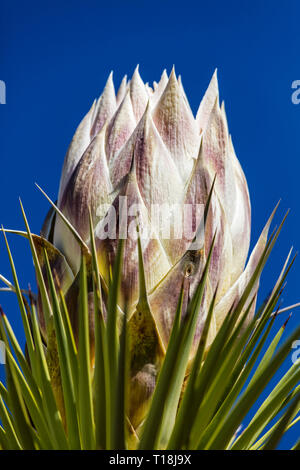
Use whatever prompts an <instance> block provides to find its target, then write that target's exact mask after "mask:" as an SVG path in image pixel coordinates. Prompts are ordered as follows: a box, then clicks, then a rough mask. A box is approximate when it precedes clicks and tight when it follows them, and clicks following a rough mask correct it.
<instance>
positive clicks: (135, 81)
mask: <svg viewBox="0 0 300 470" xmlns="http://www.w3.org/2000/svg"><path fill="white" fill-rule="evenodd" d="M129 90H130V98H131V102H132V108H133V112H134V115H135V118H136V121H137V122H138V121H139V120H140V119H141V117H142V115H143V114H144V112H145V109H146V106H147V103H148V100H149V96H148V93H147V91H146V87H145V85H144V82H143V80H142V79H141V77H140V74H139V67H138V66H137V67H136V69H135V71H134V74H133V76H132V79H131V81H130V85H129Z"/></svg>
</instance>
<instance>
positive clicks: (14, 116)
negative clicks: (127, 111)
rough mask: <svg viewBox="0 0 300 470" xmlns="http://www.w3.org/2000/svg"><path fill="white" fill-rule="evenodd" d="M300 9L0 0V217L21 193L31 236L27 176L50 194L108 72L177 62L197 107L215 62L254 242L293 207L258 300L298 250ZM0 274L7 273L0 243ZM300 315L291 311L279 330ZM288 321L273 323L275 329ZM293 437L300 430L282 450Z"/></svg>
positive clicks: (23, 266)
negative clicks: (0, 83)
mask: <svg viewBox="0 0 300 470" xmlns="http://www.w3.org/2000/svg"><path fill="white" fill-rule="evenodd" d="M299 15H300V3H299V1H297V0H286V1H285V2H282V1H279V0H273V1H270V0H247V1H245V0H244V1H242V0H239V1H238V0H236V1H234V0H227V1H226V2H224V1H222V0H216V1H214V2H207V1H205V2H204V1H190V0H185V1H181V2H176V1H175V0H173V1H169V0H166V1H163V0H161V1H156V0H152V1H151V2H146V1H143V0H139V1H137V0H127V1H118V0H116V1H114V2H113V3H112V4H108V2H104V1H95V0H85V1H83V0H82V1H77V0H72V1H71V0H70V1H66V0H60V1H57V0H52V1H48V0H45V1H43V2H40V1H33V0H28V1H26V2H24V1H14V0H10V1H8V0H4V1H2V2H1V9H0V40H1V41H0V43H1V52H0V79H1V80H4V81H5V82H6V86H7V97H6V98H7V104H6V105H0V158H1V167H0V168H1V170H0V175H1V180H0V181H1V183H0V198H1V199H0V200H1V204H0V222H1V223H2V224H3V225H4V226H5V227H9V228H22V227H23V222H22V218H21V214H20V210H19V205H18V197H19V196H21V198H22V200H23V203H24V205H25V208H26V210H27V212H28V216H29V220H30V224H31V228H32V230H33V231H35V232H39V230H40V226H41V223H42V219H43V217H44V214H45V212H46V210H47V208H48V205H47V202H46V201H45V200H44V198H43V196H42V195H41V194H40V193H39V192H38V191H37V190H36V189H35V187H34V182H35V181H37V182H38V183H39V184H40V185H41V186H42V187H43V188H44V189H45V190H46V191H47V192H48V194H49V195H50V196H51V197H52V198H53V199H54V200H55V198H56V194H57V190H58V184H59V178H60V171H61V166H62V163H63V159H64V154H65V151H66V149H67V146H68V144H69V142H70V140H71V138H72V135H73V132H74V130H75V128H76V126H77V124H78V123H79V121H80V119H81V117H82V116H83V115H84V114H85V112H86V111H87V110H88V108H89V106H90V105H91V103H92V101H93V99H94V98H95V97H96V96H98V95H99V94H100V93H101V91H102V89H103V86H104V84H105V81H106V78H107V76H108V74H109V72H110V71H111V70H113V71H114V79H115V83H116V85H117V86H118V84H119V82H120V80H121V77H122V76H123V75H124V74H126V73H127V74H129V76H130V75H131V74H132V73H133V70H134V68H135V66H136V64H138V63H139V64H140V73H141V75H142V78H143V79H144V81H145V82H147V81H149V82H151V81H153V80H157V79H158V78H159V77H160V74H161V72H162V70H163V69H164V68H165V67H166V68H167V70H168V72H170V70H171V67H172V65H173V64H175V67H176V72H177V73H178V74H182V78H183V85H184V87H185V90H186V93H187V96H188V98H189V100H190V103H191V106H192V109H193V110H194V111H196V110H197V108H198V105H199V102H200V99H201V96H202V94H203V93H204V91H205V89H206V86H207V84H208V82H209V80H210V78H211V75H212V73H213V71H214V69H215V67H218V74H219V85H220V94H221V99H224V100H225V104H226V110H227V115H228V121H229V128H230V132H231V134H232V136H233V142H234V145H235V148H236V152H237V155H238V158H239V159H240V161H241V164H242V166H243V168H244V171H245V174H246V177H247V180H248V184H249V189H250V195H251V202H252V210H253V226H252V227H253V228H252V246H253V244H254V243H255V241H256V239H257V237H258V235H259V233H260V230H261V229H262V227H263V225H264V223H265V221H266V219H267V217H268V215H269V214H270V211H271V210H272V209H273V207H274V205H275V204H276V203H277V201H278V200H279V199H280V198H281V199H282V203H281V206H280V210H279V214H278V216H277V220H276V222H277V223H278V222H279V220H280V217H281V216H282V215H283V213H284V212H285V210H286V209H287V208H291V213H290V215H289V217H288V220H287V222H286V225H285V227H284V230H283V232H282V235H281V236H280V240H279V242H278V244H277V246H276V248H275V249H274V252H273V256H272V258H271V260H270V262H269V263H268V265H267V267H266V270H265V273H264V275H263V278H262V284H261V293H260V299H261V300H262V299H263V298H264V297H265V296H266V295H267V294H268V292H269V291H270V289H271V287H272V285H273V283H274V280H275V277H276V275H277V273H278V272H279V270H280V267H281V265H282V263H283V261H284V258H285V256H286V255H287V253H288V251H289V248H290V247H291V245H294V246H295V249H296V250H299V248H300V237H299V235H300V206H299V188H300V184H299V171H300V162H299V160H300V138H299V136H300V133H299V124H300V105H298V106H297V105H294V104H292V101H291V94H292V89H291V84H292V82H293V81H294V80H297V79H300V62H299ZM10 241H11V246H12V248H13V253H14V255H15V259H16V265H17V268H18V272H19V275H20V279H21V284H22V285H23V286H24V287H26V285H27V283H28V281H30V282H31V283H32V284H34V276H33V269H32V262H31V258H30V255H29V250H28V247H27V244H26V242H25V241H24V240H19V239H18V238H16V237H13V236H11V237H10ZM0 271H1V273H2V274H3V275H5V276H6V277H8V278H10V279H11V274H10V271H9V266H8V261H7V255H6V253H5V249H4V243H3V241H1V244H0ZM299 277H300V260H297V261H296V264H295V267H294V269H293V270H292V272H291V274H290V276H289V279H288V284H287V287H286V290H285V293H284V304H285V305H289V304H292V303H295V302H297V301H300V289H299ZM0 303H1V304H2V306H3V308H4V309H5V311H6V313H7V315H8V316H9V318H10V319H11V321H12V323H13V325H14V326H15V328H16V331H17V333H18V334H19V337H20V338H21V340H22V341H23V338H22V333H21V331H22V329H21V326H20V317H19V313H18V309H17V306H16V302H15V300H14V298H13V295H12V294H8V293H7V294H6V293H1V294H0ZM299 315H300V312H297V311H295V312H294V315H293V317H292V319H291V320H290V322H289V324H288V327H287V330H286V331H287V333H288V332H289V331H291V330H292V329H293V328H294V327H295V326H296V325H298V324H299ZM285 318H286V315H283V316H281V317H280V318H279V319H278V320H277V321H276V323H275V327H274V332H275V331H276V330H277V329H278V328H279V326H280V325H281V324H282V322H283V321H284V320H285ZM290 361H291V358H290V357H289V359H288V361H287V362H286V363H285V365H284V367H283V368H282V369H281V371H280V373H279V374H277V375H276V378H277V379H278V378H279V377H280V375H282V374H283V371H284V370H286V368H287V366H288V365H290ZM0 376H2V377H3V366H0ZM273 384H274V381H273ZM269 390H270V389H269V388H268V389H267V390H266V392H265V395H264V396H266V394H267V393H268V391H269ZM299 434H300V428H299V426H298V427H295V429H294V430H293V431H291V432H290V433H289V434H288V436H287V437H286V438H285V439H284V440H283V441H282V442H281V448H283V449H285V448H288V447H289V446H290V445H291V444H292V443H293V442H294V441H295V440H296V438H297V437H299Z"/></svg>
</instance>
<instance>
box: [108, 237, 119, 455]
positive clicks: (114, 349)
mask: <svg viewBox="0 0 300 470" xmlns="http://www.w3.org/2000/svg"><path fill="white" fill-rule="evenodd" d="M122 264H123V240H120V243H119V245H118V250H117V254H116V258H115V262H114V266H113V274H112V282H111V285H110V288H109V295H108V305H107V323H106V333H107V352H108V364H109V393H110V401H109V405H110V409H109V414H110V418H109V422H110V435H109V436H107V438H108V444H107V445H108V449H111V448H114V447H113V443H114V439H115V436H116V433H117V431H116V429H115V425H116V423H115V405H116V396H117V386H118V377H117V371H118V345H119V337H118V336H119V332H118V299H119V293H120V285H121V273H122Z"/></svg>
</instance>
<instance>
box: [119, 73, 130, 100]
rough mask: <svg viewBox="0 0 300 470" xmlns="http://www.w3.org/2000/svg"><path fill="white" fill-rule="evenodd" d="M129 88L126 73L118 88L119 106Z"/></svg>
mask: <svg viewBox="0 0 300 470" xmlns="http://www.w3.org/2000/svg"><path fill="white" fill-rule="evenodd" d="M127 90H128V83H127V75H125V76H124V77H123V79H122V81H121V84H120V86H119V89H118V93H117V97H116V101H117V106H119V105H120V104H121V103H122V101H123V99H124V98H125V95H126V92H127Z"/></svg>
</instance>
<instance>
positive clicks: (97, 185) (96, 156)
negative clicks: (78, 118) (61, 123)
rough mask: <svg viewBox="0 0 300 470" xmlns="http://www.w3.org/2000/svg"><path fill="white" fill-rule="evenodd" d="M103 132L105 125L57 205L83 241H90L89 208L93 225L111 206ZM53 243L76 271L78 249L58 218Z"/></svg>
mask: <svg viewBox="0 0 300 470" xmlns="http://www.w3.org/2000/svg"><path fill="white" fill-rule="evenodd" d="M105 133H106V126H105V127H103V128H102V130H101V132H99V134H98V135H97V136H96V137H95V138H94V139H93V141H92V142H91V144H90V145H89V147H88V148H87V150H86V151H85V153H84V154H83V156H82V158H81V160H80V162H79V163H78V165H77V167H76V169H75V171H74V172H73V175H72V177H71V179H70V181H69V183H68V185H67V187H66V189H65V192H64V195H63V197H62V200H61V203H60V206H59V209H60V210H61V211H62V212H63V213H64V215H65V216H66V217H67V219H68V220H69V222H70V223H71V224H72V225H73V226H74V227H75V228H76V230H77V232H78V233H79V235H80V236H81V238H82V239H83V240H84V241H87V240H88V239H89V231H90V229H89V209H90V210H91V214H92V219H93V224H94V225H95V224H97V223H98V222H99V220H100V219H101V218H102V217H103V216H104V215H105V212H106V209H105V212H104V213H103V206H104V205H107V204H110V203H111V200H112V196H111V195H110V194H111V191H112V186H111V183H110V179H109V172H108V167H107V161H106V155H105V149H104V145H105ZM105 207H106V206H105ZM54 242H55V245H56V246H57V247H59V248H60V250H61V251H62V252H63V253H64V254H65V255H66V257H67V259H68V261H69V262H70V264H71V266H72V267H73V268H74V269H75V270H77V269H78V265H79V263H80V256H78V258H77V255H78V254H79V246H78V244H77V242H76V241H75V239H74V237H73V235H72V234H71V232H70V230H69V229H68V228H67V227H66V225H65V224H64V222H63V221H62V219H61V218H60V217H57V221H56V225H55V233H54Z"/></svg>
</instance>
